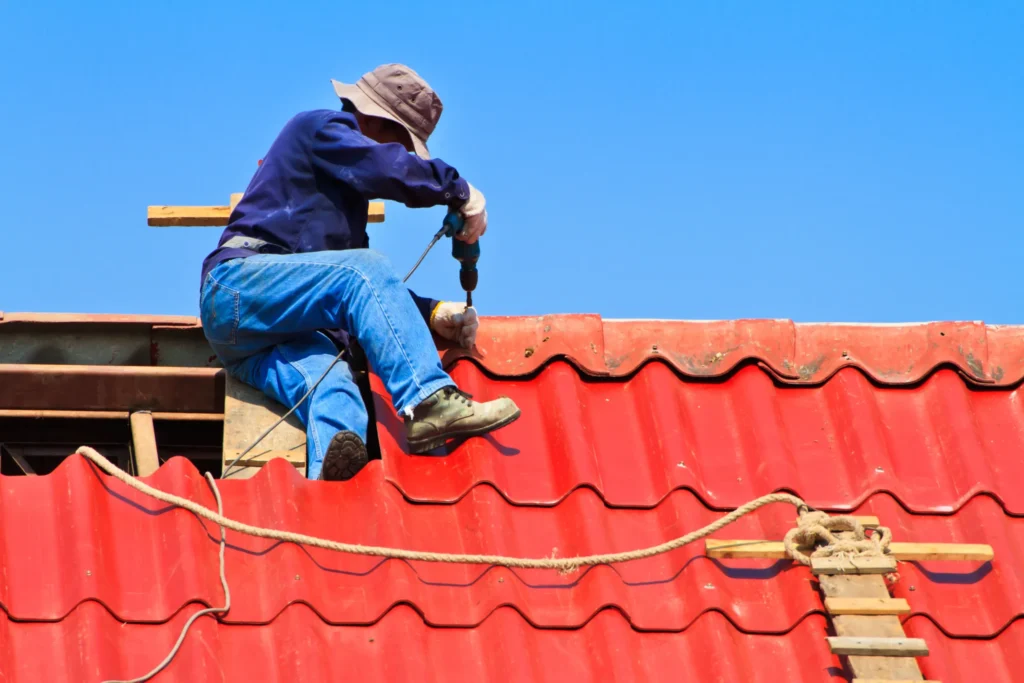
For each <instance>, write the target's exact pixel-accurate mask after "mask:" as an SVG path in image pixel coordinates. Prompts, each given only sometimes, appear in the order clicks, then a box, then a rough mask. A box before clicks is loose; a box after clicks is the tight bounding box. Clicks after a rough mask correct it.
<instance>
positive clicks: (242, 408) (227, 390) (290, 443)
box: [221, 376, 306, 479]
mask: <svg viewBox="0 0 1024 683" xmlns="http://www.w3.org/2000/svg"><path fill="white" fill-rule="evenodd" d="M286 412H288V410H287V408H286V407H285V406H283V405H281V404H280V403H278V402H277V401H274V400H273V399H271V398H269V397H268V396H266V395H265V394H264V393H263V392H262V391H259V390H257V389H254V388H253V387H251V386H249V385H248V384H244V383H242V382H239V381H238V380H236V379H235V378H234V377H231V376H228V377H227V378H226V379H225V382H224V441H223V458H224V460H223V463H222V466H221V476H222V477H223V476H224V472H225V470H226V468H227V466H228V464H229V463H230V462H231V461H232V460H234V459H235V458H236V457H238V454H239V453H241V452H243V451H244V450H245V449H246V448H248V447H249V444H251V443H252V442H253V440H255V439H256V437H258V436H259V435H260V434H262V433H263V432H264V431H265V430H266V429H267V428H268V427H270V426H271V425H273V424H274V423H275V422H277V420H278V419H279V418H280V417H281V416H282V415H284V414H285V413H286ZM245 457H246V461H245V464H244V465H243V464H242V463H241V462H239V463H236V464H235V466H234V468H232V470H231V474H230V475H229V476H228V478H229V479H246V478H248V477H252V476H255V474H256V473H257V472H259V471H260V468H261V467H263V466H264V465H265V464H266V463H267V462H268V461H269V460H272V459H273V458H275V457H284V458H285V459H286V460H287V461H288V462H291V463H292V464H293V465H295V467H296V468H298V469H299V471H300V472H302V474H305V473H306V430H305V428H304V427H303V426H302V423H301V422H299V418H298V417H297V416H296V415H295V414H294V413H292V414H291V415H289V416H288V419H287V420H285V421H284V422H283V423H282V424H280V425H278V426H277V428H275V429H274V430H273V431H271V432H270V433H269V434H267V436H266V438H264V439H263V440H262V441H260V442H259V444H257V445H256V448H254V449H253V450H252V451H250V452H249V454H248V455H246V456H245Z"/></svg>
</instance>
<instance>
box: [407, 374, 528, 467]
mask: <svg viewBox="0 0 1024 683" xmlns="http://www.w3.org/2000/svg"><path fill="white" fill-rule="evenodd" d="M519 415H520V413H519V408H517V407H516V404H515V403H513V402H512V399H510V398H505V397H504V396H503V397H501V398H499V399H496V400H494V401H488V402H487V403H477V402H476V401H473V400H472V399H471V398H470V396H469V394H467V393H465V392H463V391H459V390H458V389H457V388H455V387H445V388H444V389H441V390H440V391H438V392H436V393H434V394H432V395H431V396H430V397H429V398H427V400H425V401H423V403H421V404H419V405H418V406H416V408H415V409H414V410H413V414H412V419H411V420H406V423H405V436H406V440H407V441H408V442H409V451H410V452H411V453H426V452H427V451H431V450H433V449H435V448H437V447H439V446H442V445H444V443H445V442H446V441H448V439H451V438H453V437H456V436H480V435H481V434H486V433H488V432H491V431H494V430H495V429H500V428H501V427H504V426H505V425H507V424H511V423H512V422H515V421H516V420H517V419H518V418H519Z"/></svg>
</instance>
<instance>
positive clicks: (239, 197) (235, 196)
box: [229, 192, 245, 211]
mask: <svg viewBox="0 0 1024 683" xmlns="http://www.w3.org/2000/svg"><path fill="white" fill-rule="evenodd" d="M244 194H245V193H244V192H235V193H234V194H232V195H231V201H230V202H229V206H230V207H231V210H232V211H234V210H235V207H236V206H238V202H240V201H242V196H243V195H244Z"/></svg>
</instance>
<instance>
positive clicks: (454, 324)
mask: <svg viewBox="0 0 1024 683" xmlns="http://www.w3.org/2000/svg"><path fill="white" fill-rule="evenodd" d="M478 327H480V320H479V318H477V315H476V309H475V308H466V304H462V303H456V302H454V301H442V302H441V303H440V304H438V306H437V308H435V309H434V313H433V315H431V316H430V329H432V330H433V331H434V332H436V333H437V334H438V335H439V336H441V337H444V338H445V339H447V340H448V341H453V342H456V343H457V344H459V346H461V347H462V348H464V349H471V348H473V345H474V344H476V330H477V328H478Z"/></svg>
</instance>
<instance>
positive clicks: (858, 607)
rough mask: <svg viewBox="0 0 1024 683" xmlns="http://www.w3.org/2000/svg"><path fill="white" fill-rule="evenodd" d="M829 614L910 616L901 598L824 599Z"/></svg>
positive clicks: (905, 602) (905, 603) (907, 607)
mask: <svg viewBox="0 0 1024 683" xmlns="http://www.w3.org/2000/svg"><path fill="white" fill-rule="evenodd" d="M825 609H826V610H827V611H828V613H829V614H910V603H908V602H907V601H906V600H904V599H903V598H825Z"/></svg>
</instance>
